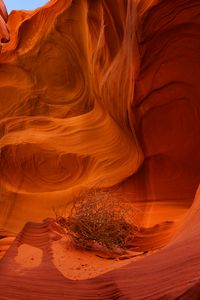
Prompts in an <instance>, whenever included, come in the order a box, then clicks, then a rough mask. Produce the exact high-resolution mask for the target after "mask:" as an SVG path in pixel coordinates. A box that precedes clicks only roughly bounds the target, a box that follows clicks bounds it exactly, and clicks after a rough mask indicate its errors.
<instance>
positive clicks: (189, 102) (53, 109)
mask: <svg viewBox="0 0 200 300" xmlns="http://www.w3.org/2000/svg"><path fill="white" fill-rule="evenodd" d="M136 2H137V1H131V0H115V1H114V0H106V1H98V0H97V1H93V0H91V1H89V0H88V1H85V0H78V1H70V0H52V1H49V2H48V3H47V4H46V5H45V6H44V7H42V8H40V9H37V10H35V11H33V12H25V11H15V12H12V13H11V14H10V16H9V21H8V25H7V26H8V29H9V31H10V37H11V40H10V42H9V43H8V44H5V45H3V47H2V52H1V56H0V229H1V231H2V236H3V235H4V236H5V235H8V236H9V235H11V232H12V233H13V232H14V233H15V234H16V233H18V232H19V231H20V230H21V229H22V227H23V226H24V224H25V223H26V222H28V221H30V220H34V221H37V220H42V219H44V218H47V217H52V216H53V209H54V208H55V209H56V210H59V209H60V208H61V211H62V209H63V208H66V209H68V205H70V203H71V202H73V199H74V197H75V196H76V195H77V193H79V192H81V191H83V190H87V189H88V188H91V187H94V186H98V187H99V188H110V187H113V186H115V185H118V187H119V188H120V189H121V191H123V192H124V194H125V195H126V196H127V197H128V198H129V199H130V200H131V201H134V202H135V203H137V205H138V206H139V207H140V209H142V211H143V220H141V222H142V223H143V225H145V226H147V227H148V226H150V225H155V224H157V223H161V222H163V221H174V225H173V226H172V227H170V230H169V231H162V230H161V228H163V227H162V226H161V225H158V226H157V227H156V226H155V227H153V229H152V228H151V229H146V230H147V231H148V230H149V235H148V237H146V235H145V237H146V238H144V236H143V234H142V233H141V236H139V237H138V238H137V239H136V242H137V245H138V247H139V249H140V250H151V249H155V248H158V247H159V246H160V247H161V246H162V247H163V246H164V245H165V247H164V248H163V249H162V250H159V251H157V252H156V253H152V254H151V255H148V256H147V257H144V258H143V259H140V260H138V261H137V262H134V263H132V264H130V265H128V266H126V267H122V268H119V269H117V270H113V271H112V272H108V273H106V274H104V275H101V276H98V277H96V278H94V279H90V280H89V279H88V280H84V281H71V280H69V279H66V278H65V277H64V276H63V275H62V274H61V273H60V271H59V270H58V269H56V267H55V265H54V264H53V262H52V250H51V239H50V235H49V227H48V226H47V221H46V222H44V223H39V224H38V225H36V224H35V223H28V224H27V225H26V226H25V228H24V229H23V230H22V231H21V233H20V234H19V235H18V237H17V239H16V240H15V242H14V243H13V244H12V246H11V248H10V249H9V250H8V251H7V253H6V255H5V256H4V258H3V259H2V260H1V261H0V291H1V294H0V295H1V296H0V299H2V300H5V299H12V300H13V299H20V300H21V299H40V298H41V297H42V299H72V300H73V299H114V298H116V299H136V300H137V299H177V298H178V297H179V298H178V299H198V297H199V279H200V274H199V271H198V269H199V261H200V257H199V249H200V241H199V229H198V227H199V207H200V206H199V205H200V204H199V192H198V193H197V195H196V198H195V202H194V203H193V199H194V196H195V193H196V191H197V188H198V185H199V182H200V152H199V151H198V148H199V144H200V139H199V133H200V113H199V111H200V104H199V97H200V87H199V76H200V74H199V72H200V71H199V70H200V31H199V26H200V3H199V0H193V1H191V0H167V1H164V0H162V1H147V0H143V1H138V2H139V4H138V7H137V6H136ZM6 21H7V15H6V10H5V7H4V5H3V3H2V1H0V38H1V41H2V42H4V41H6V40H8V39H9V36H8V31H7V27H6V25H5V22H6ZM192 203H193V206H192V207H191V208H190V210H189V212H188V215H187V216H186V217H184V218H180V216H181V214H182V213H183V212H185V211H186V209H189V207H190V206H191V204H192ZM164 224H167V223H164ZM145 232H146V231H145ZM164 232H165V233H166V232H167V235H165V234H164ZM173 236H174V237H173ZM169 240H171V242H170V243H169ZM166 243H169V245H167V246H166ZM1 244H2V245H3V242H2V243H1V242H0V247H1ZM20 244H22V245H23V244H28V245H29V246H31V247H36V248H39V249H40V250H42V251H43V257H42V262H41V264H40V265H39V266H37V267H35V268H33V269H30V270H25V271H24V270H23V272H22V273H19V270H17V262H16V261H15V262H14V260H15V257H16V255H17V251H18V248H19V246H20ZM6 245H7V244H6ZM155 245H157V247H156V246H155ZM6 247H7V246H6ZM2 249H3V250H2V252H5V248H2ZM6 249H7V248H6ZM41 295H42V296H41Z"/></svg>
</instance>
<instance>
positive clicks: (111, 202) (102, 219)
mask: <svg viewBox="0 0 200 300" xmlns="http://www.w3.org/2000/svg"><path fill="white" fill-rule="evenodd" d="M138 216H139V211H138V210H137V209H136V208H135V207H133V205H131V204H130V203H129V202H128V201H127V200H126V199H125V198H124V197H123V196H122V195H121V194H120V193H118V192H114V193H113V192H108V191H100V190H95V189H93V190H90V191H89V192H87V193H84V194H81V195H79V196H78V197H77V199H76V200H75V203H74V206H73V208H72V210H71V213H70V215H69V217H68V218H66V219H65V218H62V217H61V218H60V219H58V220H57V222H58V223H59V224H60V225H61V226H62V227H64V228H65V229H66V230H67V234H68V235H69V236H70V237H71V241H72V243H73V245H74V246H76V247H79V248H82V249H87V250H91V249H93V248H94V244H95V245H99V246H100V247H102V248H103V249H104V250H108V251H115V250H116V249H121V250H127V249H129V248H131V247H132V246H133V244H134V233H135V232H136V231H137V226H138V224H137V223H138Z"/></svg>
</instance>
